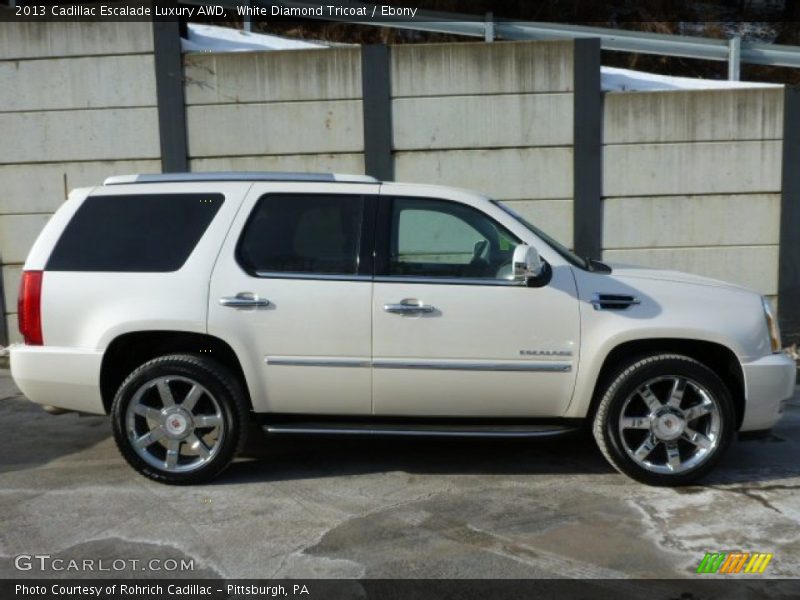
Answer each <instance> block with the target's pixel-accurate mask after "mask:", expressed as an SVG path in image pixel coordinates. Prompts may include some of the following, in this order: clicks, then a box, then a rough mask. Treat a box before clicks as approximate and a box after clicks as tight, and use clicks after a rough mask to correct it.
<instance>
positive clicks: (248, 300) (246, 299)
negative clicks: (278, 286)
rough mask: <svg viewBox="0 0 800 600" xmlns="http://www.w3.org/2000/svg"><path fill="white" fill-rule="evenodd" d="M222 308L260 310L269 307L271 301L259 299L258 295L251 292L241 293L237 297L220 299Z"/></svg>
mask: <svg viewBox="0 0 800 600" xmlns="http://www.w3.org/2000/svg"><path fill="white" fill-rule="evenodd" d="M219 303H220V304H221V305H222V306H230V307H231V308H259V307H264V306H269V300H267V299H266V298H259V297H258V295H257V294H253V293H251V292H239V293H238V294H236V295H235V296H224V297H222V298H220V299H219Z"/></svg>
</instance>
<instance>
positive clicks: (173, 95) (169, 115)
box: [153, 20, 189, 173]
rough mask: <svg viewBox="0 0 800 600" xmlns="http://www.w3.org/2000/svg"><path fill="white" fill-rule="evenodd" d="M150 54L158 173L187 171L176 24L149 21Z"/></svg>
mask: <svg viewBox="0 0 800 600" xmlns="http://www.w3.org/2000/svg"><path fill="white" fill-rule="evenodd" d="M153 51H154V55H155V69H156V101H157V103H158V133H159V137H160V140H161V169H162V171H163V172H164V173H180V172H184V171H188V170H189V158H188V145H187V142H186V105H185V103H184V95H183V56H182V55H181V25H180V22H179V21H178V20H169V21H162V20H154V21H153Z"/></svg>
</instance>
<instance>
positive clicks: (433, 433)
mask: <svg viewBox="0 0 800 600" xmlns="http://www.w3.org/2000/svg"><path fill="white" fill-rule="evenodd" d="M263 429H264V431H266V432H267V433H278V434H285V433H289V434H334V435H391V436H415V437H485V438H533V437H556V436H560V435H566V434H568V433H572V432H573V431H577V430H576V429H574V428H569V427H564V428H558V429H557V428H553V429H545V430H530V431H520V430H516V431H502V430H493V431H480V430H476V431H469V430H458V429H456V430H447V429H399V428H398V429H391V428H383V427H380V428H371V429H370V428H364V429H362V428H354V427H341V428H336V427H330V428H328V427H307V426H300V427H293V426H291V425H264V426H263Z"/></svg>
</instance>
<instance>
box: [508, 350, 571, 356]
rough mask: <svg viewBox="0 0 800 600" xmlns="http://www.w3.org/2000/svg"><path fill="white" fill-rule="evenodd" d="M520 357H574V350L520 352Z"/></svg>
mask: <svg viewBox="0 0 800 600" xmlns="http://www.w3.org/2000/svg"><path fill="white" fill-rule="evenodd" d="M519 355H520V356H572V350H520V351H519Z"/></svg>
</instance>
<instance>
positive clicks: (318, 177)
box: [103, 171, 380, 185]
mask: <svg viewBox="0 0 800 600" xmlns="http://www.w3.org/2000/svg"><path fill="white" fill-rule="evenodd" d="M192 181H327V182H331V183H380V182H379V181H378V180H377V179H375V178H374V177H370V176H369V175H345V174H341V173H292V172H282V171H220V172H207V173H144V174H134V175H115V176H113V177H108V178H106V180H105V181H104V182H103V185H122V184H125V183H173V182H192Z"/></svg>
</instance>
